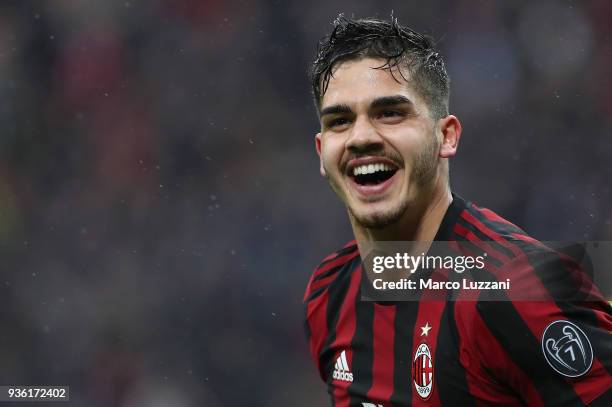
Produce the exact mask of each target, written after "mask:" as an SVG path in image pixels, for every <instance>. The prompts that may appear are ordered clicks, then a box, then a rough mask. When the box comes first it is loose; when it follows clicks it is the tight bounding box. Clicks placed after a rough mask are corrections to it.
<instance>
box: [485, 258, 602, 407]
mask: <svg viewBox="0 0 612 407" xmlns="http://www.w3.org/2000/svg"><path fill="white" fill-rule="evenodd" d="M529 257H530V259H529V260H530V261H529V265H530V270H528V271H526V270H525V269H524V267H523V268H519V269H516V264H513V265H512V267H515V269H513V270H511V272H514V275H518V276H519V278H522V280H523V281H522V283H523V285H527V284H530V285H533V286H538V288H537V290H541V291H542V292H543V293H545V292H548V296H546V295H542V297H541V298H539V300H538V301H536V300H531V299H527V300H526V299H524V298H520V295H519V298H518V299H517V298H513V297H512V295H511V294H509V296H508V298H507V300H505V301H484V300H481V301H479V302H478V303H477V306H476V308H477V313H478V321H477V323H476V329H479V330H480V331H481V335H478V337H477V338H476V339H475V341H476V342H475V343H477V344H478V357H479V359H480V363H482V367H483V370H485V371H487V372H488V373H489V374H490V375H491V376H492V377H493V379H494V380H495V381H497V382H500V383H502V384H504V385H505V386H506V387H508V388H510V389H513V390H514V391H515V392H517V393H518V395H519V397H521V399H522V400H523V401H524V402H525V403H526V404H527V405H530V406H532V405H534V406H537V405H545V406H566V405H568V406H585V405H602V406H604V405H605V406H612V376H611V375H612V308H611V307H610V304H608V302H606V301H605V300H604V299H603V298H602V297H601V295H600V294H599V293H598V292H597V290H596V289H595V287H592V286H591V285H589V284H588V283H585V280H584V279H583V278H582V277H581V278H580V279H576V278H573V277H572V278H565V279H564V280H563V282H562V283H559V279H558V277H559V276H560V273H559V270H560V267H562V264H561V263H560V262H559V261H558V260H559V258H560V257H556V259H555V257H554V256H551V255H550V253H548V254H546V255H544V256H540V255H536V256H529ZM534 258H536V260H538V261H535V262H534V261H533V260H534ZM543 259H553V261H548V260H543ZM562 260H563V261H565V259H562ZM523 264H525V263H523ZM555 273H556V274H555ZM550 276H555V278H554V280H555V282H556V287H555V288H554V289H553V290H551V289H550V285H549V284H548V283H547V281H546V280H547V278H548V279H550V280H553V279H552V278H550ZM576 281H579V285H578V286H575V285H574V284H575V283H576ZM570 284H571V285H574V286H573V287H571V286H570ZM561 293H563V294H565V295H563V297H560V294H561ZM567 293H571V294H572V295H570V296H568V295H567ZM584 293H587V294H588V295H584ZM570 297H571V298H570ZM568 298H570V299H568ZM581 299H582V300H581Z"/></svg>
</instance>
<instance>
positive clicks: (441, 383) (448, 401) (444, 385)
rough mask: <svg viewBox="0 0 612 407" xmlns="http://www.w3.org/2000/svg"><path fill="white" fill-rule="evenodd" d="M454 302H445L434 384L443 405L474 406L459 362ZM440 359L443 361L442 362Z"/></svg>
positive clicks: (439, 334)
mask: <svg viewBox="0 0 612 407" xmlns="http://www.w3.org/2000/svg"><path fill="white" fill-rule="evenodd" d="M455 304H456V303H455V302H454V301H450V302H447V303H446V307H445V308H444V312H443V313H442V317H441V318H440V329H439V330H438V340H437V345H436V355H435V359H434V361H435V362H436V364H435V368H434V376H435V380H434V386H437V387H438V390H437V392H438V395H439V396H440V403H441V404H442V405H443V406H474V405H476V403H475V400H474V398H473V397H472V396H471V395H470V391H469V389H468V384H467V378H466V371H465V369H464V368H463V366H462V365H461V362H459V332H458V331H457V325H456V322H455ZM442 361H444V362H443V363H442Z"/></svg>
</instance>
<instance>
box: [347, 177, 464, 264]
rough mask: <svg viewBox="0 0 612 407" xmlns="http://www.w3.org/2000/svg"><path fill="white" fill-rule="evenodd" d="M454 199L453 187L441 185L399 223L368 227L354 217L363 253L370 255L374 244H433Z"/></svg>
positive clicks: (422, 196)
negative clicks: (388, 242)
mask: <svg viewBox="0 0 612 407" xmlns="http://www.w3.org/2000/svg"><path fill="white" fill-rule="evenodd" d="M452 200H453V197H452V195H451V192H450V188H449V187H448V186H447V185H446V184H445V185H443V186H442V185H439V184H438V185H435V186H434V187H433V188H432V189H431V190H430V191H423V193H421V194H420V195H419V197H418V198H417V199H415V200H414V202H413V203H411V204H410V205H409V206H408V208H407V209H406V211H405V212H404V214H403V215H402V217H401V218H400V220H399V221H397V222H395V223H393V224H390V225H388V226H386V227H384V228H380V229H369V228H365V227H363V226H361V225H360V224H358V223H357V222H356V221H355V219H354V218H353V217H352V216H351V217H350V220H351V225H352V228H353V233H354V235H355V240H356V241H357V246H358V247H359V252H360V253H368V252H369V251H370V248H371V247H372V244H373V242H377V241H419V242H431V241H433V240H434V237H435V236H436V233H437V232H438V229H439V228H440V224H441V223H442V219H443V218H444V215H445V214H446V210H447V209H448V207H449V206H450V204H451V202H452Z"/></svg>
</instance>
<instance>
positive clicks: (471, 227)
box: [457, 218, 516, 259]
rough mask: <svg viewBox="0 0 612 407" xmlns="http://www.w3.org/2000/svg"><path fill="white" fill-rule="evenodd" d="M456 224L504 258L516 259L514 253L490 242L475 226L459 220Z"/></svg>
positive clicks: (464, 220) (462, 219)
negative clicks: (501, 254)
mask: <svg viewBox="0 0 612 407" xmlns="http://www.w3.org/2000/svg"><path fill="white" fill-rule="evenodd" d="M457 223H458V224H460V225H461V226H463V227H464V228H466V229H468V230H469V231H470V232H472V233H474V235H476V237H478V238H479V239H480V240H482V241H485V242H487V243H488V244H489V245H490V246H491V247H492V248H493V249H495V250H496V251H498V252H501V253H503V254H504V255H505V256H506V257H509V258H511V259H512V258H514V257H516V256H515V255H514V253H512V250H510V249H508V248H507V247H504V246H503V245H502V244H500V243H499V242H496V241H494V240H492V239H491V238H490V237H489V236H487V235H485V234H484V233H483V232H482V231H481V230H480V229H478V227H477V226H476V225H473V224H471V223H470V222H469V221H468V220H467V219H465V218H459V220H458V221H457ZM496 234H497V233H496Z"/></svg>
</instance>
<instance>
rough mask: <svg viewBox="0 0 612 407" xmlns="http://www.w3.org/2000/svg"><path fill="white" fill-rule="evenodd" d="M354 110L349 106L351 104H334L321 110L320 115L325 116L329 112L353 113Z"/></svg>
mask: <svg viewBox="0 0 612 407" xmlns="http://www.w3.org/2000/svg"><path fill="white" fill-rule="evenodd" d="M352 111H353V110H352V109H351V108H350V107H349V105H332V106H329V107H326V108H325V109H322V110H321V111H320V112H319V116H320V117H323V116H325V115H327V114H339V113H351V112H352Z"/></svg>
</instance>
